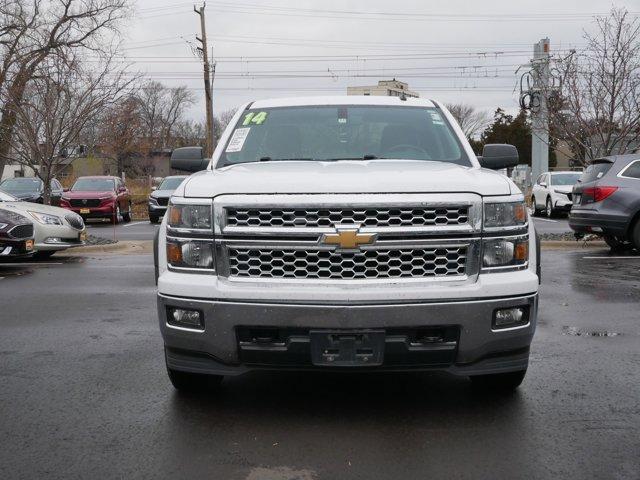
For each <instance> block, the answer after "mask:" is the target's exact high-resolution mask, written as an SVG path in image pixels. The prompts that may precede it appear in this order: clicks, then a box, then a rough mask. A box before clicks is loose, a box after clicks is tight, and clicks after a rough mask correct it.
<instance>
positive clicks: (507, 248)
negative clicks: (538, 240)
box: [482, 235, 529, 270]
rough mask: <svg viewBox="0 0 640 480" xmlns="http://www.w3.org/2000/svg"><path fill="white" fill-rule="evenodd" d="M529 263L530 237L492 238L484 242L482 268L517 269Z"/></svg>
mask: <svg viewBox="0 0 640 480" xmlns="http://www.w3.org/2000/svg"><path fill="white" fill-rule="evenodd" d="M528 261H529V236H528V235H523V236H520V237H511V238H490V239H487V240H484V241H483V242H482V268H483V269H485V270H493V269H500V270H505V269H512V268H514V269H517V268H519V267H523V266H526V265H527V262H528Z"/></svg>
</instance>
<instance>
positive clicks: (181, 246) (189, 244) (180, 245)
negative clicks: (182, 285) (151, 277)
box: [167, 237, 214, 271]
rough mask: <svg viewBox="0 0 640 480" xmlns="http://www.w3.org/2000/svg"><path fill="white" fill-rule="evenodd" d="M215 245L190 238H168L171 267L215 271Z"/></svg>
mask: <svg viewBox="0 0 640 480" xmlns="http://www.w3.org/2000/svg"><path fill="white" fill-rule="evenodd" d="M213 258H214V257H213V243H212V242H210V241H209V242H207V241H202V240H194V239H190V238H171V237H168V238H167V262H168V264H169V267H173V268H188V269H198V270H207V271H212V270H214V261H213Z"/></svg>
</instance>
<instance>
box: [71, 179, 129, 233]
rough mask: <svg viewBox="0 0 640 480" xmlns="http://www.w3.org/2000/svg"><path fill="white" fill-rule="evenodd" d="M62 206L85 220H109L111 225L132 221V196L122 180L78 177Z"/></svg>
mask: <svg viewBox="0 0 640 480" xmlns="http://www.w3.org/2000/svg"><path fill="white" fill-rule="evenodd" d="M60 206H61V207H63V208H67V209H69V210H72V211H74V212H76V213H77V214H79V215H80V216H81V217H82V218H83V219H87V218H107V219H109V220H111V222H112V223H118V222H119V221H120V220H123V221H125V222H130V221H131V195H130V194H129V190H128V189H127V187H126V186H125V184H124V182H123V181H122V179H120V178H119V177H110V176H95V177H79V178H78V179H77V180H76V182H75V183H74V184H73V186H72V187H71V188H70V189H69V190H68V191H66V192H64V194H63V195H62V199H61V200H60Z"/></svg>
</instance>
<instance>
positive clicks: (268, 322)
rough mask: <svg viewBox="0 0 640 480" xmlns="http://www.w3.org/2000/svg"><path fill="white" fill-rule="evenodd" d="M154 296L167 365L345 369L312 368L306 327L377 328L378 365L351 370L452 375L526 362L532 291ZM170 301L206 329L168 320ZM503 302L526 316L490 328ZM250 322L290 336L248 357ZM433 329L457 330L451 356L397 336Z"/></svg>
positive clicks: (217, 369) (221, 370)
mask: <svg viewBox="0 0 640 480" xmlns="http://www.w3.org/2000/svg"><path fill="white" fill-rule="evenodd" d="M157 301H158V312H159V323H160V329H161V332H162V336H163V339H164V343H165V346H166V352H167V353H166V359H167V365H168V366H169V368H172V369H174V370H181V371H187V372H196V373H208V374H220V375H238V374H242V373H244V372H247V371H250V370H255V369H272V370H273V369H275V370H282V369H308V370H327V369H329V370H336V369H341V370H344V367H316V366H314V365H313V363H312V362H311V357H310V354H309V346H308V342H307V345H306V346H305V340H304V338H305V332H308V331H309V330H312V329H313V330H317V329H321V330H345V331H349V330H353V329H376V330H383V331H384V332H385V334H386V336H387V343H386V345H385V360H384V362H383V363H382V365H381V366H379V367H353V368H355V369H358V370H363V369H375V370H416V369H418V370H434V369H436V370H446V371H449V372H451V373H454V374H458V375H480V374H492V373H501V372H509V371H516V370H523V369H525V368H527V364H528V357H529V355H528V351H529V345H530V344H531V341H532V339H533V335H534V332H535V327H536V318H537V304H538V296H537V294H536V293H532V294H529V295H522V296H515V297H504V298H488V299H487V298H485V299H463V300H451V301H438V302H424V303H400V304H361V305H329V304H296V303H286V304H285V303H258V302H256V303H244V302H238V301H214V300H199V299H188V298H180V297H172V296H167V295H162V294H160V295H158V299H157ZM168 307H177V308H188V309H195V310H199V311H200V312H202V314H203V315H204V321H205V329H204V331H193V330H186V329H181V328H176V327H174V326H170V325H168V323H167V308H168ZM509 307H526V308H527V309H528V312H529V322H528V323H527V324H526V325H523V326H520V327H515V328H512V329H504V330H497V331H494V330H492V319H493V314H494V311H495V310H496V309H499V308H509ZM251 327H271V328H279V329H282V330H286V331H295V332H296V336H295V340H296V341H293V337H291V338H289V339H288V340H286V341H285V342H284V347H283V346H278V347H277V348H279V349H280V352H279V353H280V354H279V355H269V351H268V350H269V348H270V347H269V346H266V348H265V349H263V350H266V355H263V356H262V357H260V356H255V355H253V356H251V355H249V356H247V355H245V353H246V352H245V351H244V350H243V349H244V347H242V348H241V346H240V343H239V338H238V332H239V331H240V330H242V329H245V328H251ZM431 327H433V328H442V329H455V331H456V332H458V336H457V338H456V342H455V345H454V347H453V350H451V343H450V342H449V343H448V344H447V346H446V347H447V348H449V353H450V355H449V356H447V355H444V356H443V355H442V351H439V352H435V353H434V352H432V353H434V354H433V355H415V354H412V351H411V347H410V345H409V346H408V344H406V345H404V346H403V345H402V338H401V337H402V335H395V334H396V333H400V332H405V331H412V330H415V329H424V328H431ZM391 337H393V338H395V341H396V345H392V346H390V343H391V342H390V338H391ZM398 342H399V343H398ZM405 343H407V342H405ZM392 347H393V348H392ZM432 347H433V349H435V350H437V349H438V348H440V349H441V350H442V347H443V345H437V344H434V345H432ZM257 348H258V349H260V348H261V346H260V345H258V346H257ZM253 353H255V352H253ZM263 353H264V352H263ZM271 353H273V352H271ZM413 353H415V351H414V352H413ZM247 358H248V359H249V361H247V360H246V359H247ZM349 370H351V368H349Z"/></svg>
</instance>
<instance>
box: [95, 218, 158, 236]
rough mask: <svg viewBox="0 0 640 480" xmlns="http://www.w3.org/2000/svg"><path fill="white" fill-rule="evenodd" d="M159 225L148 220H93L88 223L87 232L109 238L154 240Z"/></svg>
mask: <svg viewBox="0 0 640 480" xmlns="http://www.w3.org/2000/svg"><path fill="white" fill-rule="evenodd" d="M159 226H160V225H159V224H157V223H155V224H154V223H150V222H149V221H148V220H134V221H132V222H130V223H119V224H118V225H112V224H111V223H109V222H101V221H95V220H92V221H90V222H88V223H87V233H89V234H90V235H95V236H97V237H103V238H108V239H109V240H127V241H128V240H138V241H140V240H153V236H154V235H155V233H156V230H157V229H158V227H159Z"/></svg>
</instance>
